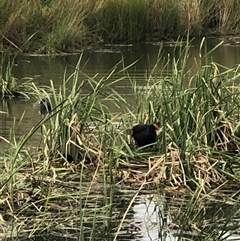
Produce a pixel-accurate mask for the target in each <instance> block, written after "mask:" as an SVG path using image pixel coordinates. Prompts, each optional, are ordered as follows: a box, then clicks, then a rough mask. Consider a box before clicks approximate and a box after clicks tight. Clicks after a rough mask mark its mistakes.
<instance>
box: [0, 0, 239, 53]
mask: <svg viewBox="0 0 240 241" xmlns="http://www.w3.org/2000/svg"><path fill="white" fill-rule="evenodd" d="M69 6H71V7H69ZM239 8H240V4H239V2H238V1H237V0H201V1H197V0H195V1H175V0H161V1H159V0H151V1H149V0H134V1H123V0H118V1H113V0H105V1H93V0H88V1H83V0H79V1H75V0H70V1H69V2H66V1H63V0H59V1H57V2H53V1H42V0H37V1H35V2H34V3H33V4H31V5H29V2H28V0H24V1H21V3H20V2H14V3H13V4H9V2H8V0H3V1H1V3H0V15H1V16H2V18H1V20H0V28H1V29H2V31H1V35H0V40H1V46H2V48H3V49H9V48H10V49H11V50H12V51H15V52H16V50H17V51H21V52H36V53H45V54H52V53H56V52H57V53H62V52H75V51H79V49H82V48H83V47H85V46H89V44H92V45H96V44H102V43H113V42H114V43H122V42H135V41H159V40H166V39H167V40H169V39H170V40H172V39H177V38H178V37H179V36H181V37H186V38H187V35H188V34H189V35H190V36H191V37H198V36H201V37H202V36H206V35H216V34H217V35H234V36H235V35H238V34H239V24H238V22H239V16H238V13H239ZM66 10H67V11H66ZM186 13H187V14H186ZM231 41H232V42H234V41H235V40H234V37H231ZM236 41H237V40H236Z"/></svg>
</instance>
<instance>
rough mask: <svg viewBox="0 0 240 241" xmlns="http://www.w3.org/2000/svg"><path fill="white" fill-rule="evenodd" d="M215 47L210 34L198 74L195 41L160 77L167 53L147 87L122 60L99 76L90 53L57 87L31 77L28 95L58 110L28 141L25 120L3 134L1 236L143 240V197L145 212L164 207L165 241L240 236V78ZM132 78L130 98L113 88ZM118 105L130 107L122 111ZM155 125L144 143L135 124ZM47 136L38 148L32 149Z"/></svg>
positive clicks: (158, 217)
mask: <svg viewBox="0 0 240 241" xmlns="http://www.w3.org/2000/svg"><path fill="white" fill-rule="evenodd" d="M217 47H218V46H216V47H215V48H214V49H211V50H209V51H206V49H205V43H204V39H203V41H202V42H201V44H200V46H199V56H200V60H199V61H196V62H195V65H196V66H195V68H194V72H193V69H188V67H187V62H188V59H189V49H190V43H188V42H187V43H185V42H184V43H182V44H181V48H176V50H175V51H179V52H178V54H176V55H175V54H174V55H173V56H169V59H167V60H166V61H165V62H166V64H165V65H164V67H163V68H162V69H161V71H160V72H159V69H158V66H159V65H158V64H159V62H161V61H162V55H161V49H160V51H159V57H158V61H157V62H156V65H155V66H154V68H153V69H152V71H151V73H150V74H149V75H148V77H147V78H146V80H145V85H143V86H141V87H140V88H139V86H138V84H137V81H136V80H135V79H131V78H130V76H129V75H128V69H129V68H130V67H131V65H128V66H125V64H124V60H122V61H121V62H119V63H118V64H117V66H114V67H113V68H112V69H110V70H109V72H108V73H107V74H106V75H105V76H102V77H101V78H100V79H99V78H97V76H94V77H90V76H88V75H86V74H85V73H84V72H83V71H82V70H81V67H80V63H81V57H80V59H79V62H78V63H77V65H76V67H75V70H74V71H73V72H72V74H71V75H69V76H67V75H65V76H64V77H63V82H62V85H60V86H59V87H56V86H55V85H54V82H52V81H51V84H50V86H40V85H37V84H34V83H30V82H28V83H27V89H28V90H30V91H29V93H31V94H30V95H28V96H29V97H31V98H35V99H36V100H37V101H40V104H41V101H42V99H43V98H44V100H45V102H49V104H50V105H49V106H51V108H49V109H48V111H45V112H44V113H43V112H42V115H41V118H40V120H39V122H38V123H37V124H36V125H34V126H33V127H32V129H31V130H29V131H28V133H27V134H26V135H23V136H22V137H21V138H18V139H17V138H16V136H15V127H16V126H17V123H16V125H14V126H13V127H12V130H11V131H10V136H9V138H3V137H1V143H3V142H4V144H5V145H7V148H6V150H5V151H3V152H2V153H1V164H0V165H1V168H0V169H1V173H0V191H1V192H0V195H1V203H0V210H1V216H0V218H1V219H0V222H1V229H2V232H0V233H1V239H2V240H4V239H5V240H8V238H17V237H18V238H21V237H22V238H26V237H28V238H31V237H37V236H44V235H46V236H47V235H53V236H55V237H59V236H65V237H66V238H68V240H103V239H104V240H123V239H128V240H131V239H135V238H141V237H143V236H144V235H145V234H144V232H145V231H146V230H144V229H143V227H142V226H141V225H142V222H141V221H139V220H141V219H138V220H137V221H136V222H132V220H133V217H134V215H135V212H134V207H136V205H137V204H139V203H141V201H140V200H141V198H142V195H143V194H144V195H148V196H147V197H148V198H147V200H148V201H147V202H146V203H148V205H147V207H146V209H148V208H149V207H154V209H153V210H154V211H152V213H151V214H150V213H147V215H149V217H150V216H151V215H153V213H154V215H155V220H154V221H152V219H150V218H149V220H151V223H150V226H151V228H155V232H156V233H157V237H158V238H159V237H161V240H167V237H168V235H169V232H171V233H172V235H173V236H174V237H175V240H185V239H186V240H187V239H188V240H189V239H190V240H224V239H226V238H227V237H228V236H230V235H232V233H238V231H239V228H240V227H239V224H238V222H237V221H236V220H238V217H239V210H240V209H239V200H238V199H239V188H238V186H239V170H240V168H239V163H240V162H239V95H240V89H239V86H238V84H236V83H239V77H240V73H239V68H238V67H236V68H234V69H228V68H226V67H224V66H220V65H219V64H217V63H216V62H212V61H211V60H210V58H209V57H210V53H211V52H212V51H214V50H215V49H216V48H217ZM174 56H180V57H179V58H175V57H174ZM134 64H135V63H132V65H134ZM117 67H118V68H117ZM157 70H158V71H157ZM155 71H157V73H158V74H157V75H156V74H155ZM119 73H121V77H120V78H114V76H115V75H116V76H119ZM80 76H81V77H84V81H81V82H79V77H80ZM81 79H82V78H81ZM123 79H128V80H129V83H131V86H132V93H133V101H132V103H128V102H127V101H126V100H125V99H124V98H123V96H121V94H119V93H118V92H116V90H115V89H114V88H113V86H114V84H115V83H116V82H120V81H122V80H123ZM68 83H71V89H68V88H67V85H68ZM86 87H87V88H86ZM86 89H87V91H86ZM26 95H27V94H26ZM3 97H5V98H6V95H3ZM109 102H111V104H113V105H115V106H116V109H118V107H119V106H120V105H121V106H123V108H121V111H115V112H112V111H110V109H109V106H108V103H109ZM0 114H1V115H4V114H5V113H0ZM156 121H157V122H159V126H160V129H159V130H158V133H157V134H158V136H157V142H156V144H155V145H154V146H152V147H149V148H146V147H142V146H140V147H138V146H136V145H135V143H134V142H133V140H132V138H131V128H132V127H133V125H134V124H135V123H153V122H156ZM39 130H40V132H41V140H39V145H38V146H29V145H26V143H27V142H29V140H31V137H32V136H33V135H34V134H35V133H36V132H37V131H39ZM70 156H71V160H70V159H69V157H70ZM226 190H231V192H227V191H226ZM161 193H165V195H166V197H165V199H166V200H164V202H163V201H162V200H161V199H162V198H163V197H162V195H161ZM180 194H181V197H180V198H179V197H178V195H180ZM183 195H184V196H185V197H186V200H185V202H183V198H182V196H183ZM169 197H170V198H169ZM176 200H177V201H176ZM156 210H157V211H156ZM144 215H145V214H143V216H144ZM149 222H150V221H149ZM148 228H149V227H148Z"/></svg>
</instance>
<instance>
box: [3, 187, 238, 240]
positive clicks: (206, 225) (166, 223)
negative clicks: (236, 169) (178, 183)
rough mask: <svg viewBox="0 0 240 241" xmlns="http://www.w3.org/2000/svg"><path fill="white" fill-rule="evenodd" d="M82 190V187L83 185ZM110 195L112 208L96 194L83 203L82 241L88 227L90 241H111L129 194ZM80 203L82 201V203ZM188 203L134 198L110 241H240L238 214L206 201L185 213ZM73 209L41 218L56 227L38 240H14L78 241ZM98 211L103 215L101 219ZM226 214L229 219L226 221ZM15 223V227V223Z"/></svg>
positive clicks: (157, 197) (158, 197) (230, 207)
mask: <svg viewBox="0 0 240 241" xmlns="http://www.w3.org/2000/svg"><path fill="white" fill-rule="evenodd" d="M86 185H87V186H88V184H86ZM87 186H86V187H87ZM116 194H117V195H116V196H115V198H114V202H113V203H112V204H111V205H108V206H106V203H105V201H106V199H104V197H103V196H101V195H102V194H101V191H100V190H96V193H95V195H93V193H92V194H90V196H91V198H90V199H89V197H88V199H89V200H88V203H87V206H86V208H87V209H88V210H89V211H90V212H89V211H88V212H84V220H85V221H84V223H83V227H84V230H85V231H86V234H84V240H90V236H91V231H92V229H93V225H94V226H95V227H94V228H95V229H94V230H95V232H96V233H95V236H94V239H91V240H99V241H102V240H106V241H107V240H108V241H112V240H113V239H114V237H115V234H116V230H117V228H118V225H120V222H121V219H122V217H123V213H124V212H125V211H126V210H127V208H128V205H129V204H130V202H131V198H132V197H133V195H134V192H133V190H127V189H126V190H124V192H121V191H119V192H117V193H116ZM85 198H86V197H82V199H83V200H85ZM216 199H219V200H220V199H222V198H220V197H219V198H216ZM91 200H92V201H91ZM69 201H73V200H69ZM96 201H97V202H96ZM96 203H98V205H96ZM190 203H191V197H188V196H184V195H183V194H179V195H178V194H176V193H175V195H174V196H172V195H169V194H161V195H159V194H154V195H139V196H138V197H137V198H136V199H135V201H134V203H133V205H132V206H131V207H130V209H129V211H128V213H127V216H126V219H125V220H124V222H123V225H122V227H121V230H120V233H119V234H118V235H117V239H116V240H118V241H130V240H134V241H149V240H151V241H160V240H164V241H189V240H192V241H196V240H199V241H203V240H240V235H239V234H238V231H237V230H239V228H240V225H239V215H238V214H237V213H238V212H239V211H238V209H239V208H237V206H236V205H235V204H234V205H233V204H232V203H231V204H230V203H229V204H227V203H226V201H223V202H220V201H212V200H209V199H206V200H203V201H200V200H199V201H198V202H197V203H196V205H195V206H194V209H193V210H192V211H191V212H189V210H188V208H189V206H188V205H191V204H190ZM84 206H85V205H84ZM53 207H54V206H53ZM108 208H109V209H111V210H112V212H111V220H110V221H109V222H106V220H107V219H108V217H106V216H105V215H106V213H108V211H107V210H108ZM78 209H79V207H75V206H72V210H71V211H70V210H67V212H66V211H64V210H66V209H65V208H64V207H62V210H59V212H57V213H56V212H54V211H53V213H52V215H53V216H49V218H47V216H48V215H50V214H49V212H48V213H46V217H45V218H46V220H45V222H46V225H47V222H48V221H49V222H50V223H51V222H53V223H54V220H55V219H56V220H58V225H57V226H56V227H51V228H52V229H53V231H51V232H50V233H49V232H48V231H44V232H42V233H41V235H40V236H39V235H36V236H35V237H32V238H31V239H26V238H21V239H18V240H20V241H27V240H32V241H47V240H60V241H74V240H79V238H80V237H79V235H80V233H81V231H80V230H81V229H80V226H79V220H80V215H82V212H78ZM94 209H95V210H96V213H97V216H96V217H94V215H96V213H94V211H93V210H94ZM91 210H92V212H91ZM104 210H105V211H107V212H106V213H105V211H104ZM99 211H100V212H99ZM233 211H234V212H235V213H236V214H235V215H234V213H232V212H233ZM65 212H66V213H65ZM231 213H232V216H231V217H232V218H231V219H229V217H230V216H229V215H230V214H231ZM22 215H24V213H22ZM61 215H62V216H65V217H66V223H64V220H61V218H60V217H61ZM75 215H76V216H75ZM183 215H185V217H184V220H183V219H182V216H183ZM33 217H34V216H33V215H32V218H33ZM91 220H95V222H96V223H95V224H93V223H91ZM19 221H21V218H20V220H19ZM61 222H62V225H61ZM22 228H23V227H22ZM28 228H30V226H28ZM0 237H1V236H0Z"/></svg>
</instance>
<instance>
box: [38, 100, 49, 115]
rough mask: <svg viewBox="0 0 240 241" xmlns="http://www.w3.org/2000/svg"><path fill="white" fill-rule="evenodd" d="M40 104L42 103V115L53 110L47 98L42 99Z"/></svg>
mask: <svg viewBox="0 0 240 241" xmlns="http://www.w3.org/2000/svg"><path fill="white" fill-rule="evenodd" d="M39 104H40V113H41V115H44V114H47V113H48V112H49V111H51V110H52V107H51V104H50V102H49V101H48V100H46V99H41V100H40V102H39Z"/></svg>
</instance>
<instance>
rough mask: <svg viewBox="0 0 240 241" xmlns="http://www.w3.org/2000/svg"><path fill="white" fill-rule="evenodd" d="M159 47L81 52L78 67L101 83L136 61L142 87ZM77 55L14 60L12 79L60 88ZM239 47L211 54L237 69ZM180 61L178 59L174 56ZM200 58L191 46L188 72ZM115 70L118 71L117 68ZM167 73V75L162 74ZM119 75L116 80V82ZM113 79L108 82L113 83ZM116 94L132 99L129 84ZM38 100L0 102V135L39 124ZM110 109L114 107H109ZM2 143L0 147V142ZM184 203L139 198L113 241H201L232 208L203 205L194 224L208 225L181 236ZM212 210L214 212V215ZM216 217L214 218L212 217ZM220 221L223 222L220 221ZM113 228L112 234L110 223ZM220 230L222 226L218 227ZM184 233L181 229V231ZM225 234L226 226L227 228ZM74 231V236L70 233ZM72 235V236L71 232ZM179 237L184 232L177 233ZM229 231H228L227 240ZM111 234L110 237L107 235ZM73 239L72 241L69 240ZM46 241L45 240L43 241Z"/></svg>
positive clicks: (134, 72)
mask: <svg viewBox="0 0 240 241" xmlns="http://www.w3.org/2000/svg"><path fill="white" fill-rule="evenodd" d="M217 42H218V41H217V40H208V46H209V49H210V48H211V47H213V46H214V44H215V43H217ZM158 53H159V45H158V44H136V45H132V46H108V47H106V49H105V50H104V51H85V52H84V53H83V55H82V60H81V66H82V70H83V72H84V73H86V74H87V75H89V76H92V77H93V76H97V77H96V78H101V77H102V76H104V75H107V74H108V73H109V70H110V69H111V68H113V67H114V66H115V65H116V64H117V63H119V62H120V61H121V60H122V59H124V63H125V66H127V65H129V64H131V63H132V62H134V61H136V60H138V62H137V63H136V64H135V65H134V66H132V67H131V68H129V70H128V72H129V75H130V76H131V78H133V79H136V80H137V83H138V85H140V86H141V85H142V84H143V83H144V81H145V80H146V76H148V75H149V74H150V72H151V70H152V69H153V67H154V66H155V64H156V60H157V58H158ZM172 53H173V47H171V46H168V45H166V46H165V47H164V48H163V50H162V54H163V57H164V58H163V61H162V62H160V63H158V66H157V68H156V71H155V73H156V74H157V72H158V71H159V72H161V68H162V66H163V65H164V59H167V57H168V54H170V55H172ZM79 56H80V55H73V56H56V57H44V56H18V57H17V58H16V60H15V63H16V66H15V67H14V76H15V77H17V78H18V79H20V80H21V79H22V78H24V77H34V82H36V83H41V84H47V85H48V84H49V80H53V82H54V84H55V85H56V86H58V85H60V84H61V83H62V79H63V76H64V73H65V71H66V75H67V76H68V75H69V74H70V73H72V72H73V71H74V68H75V66H76V63H77V61H78V60H79ZM239 56H240V46H238V45H235V46H233V45H222V46H221V47H219V48H218V49H217V50H216V51H214V52H213V53H212V58H213V60H214V61H216V62H219V63H220V64H222V65H224V66H227V67H229V68H232V67H236V65H238V64H239V63H240V57H239ZM176 57H178V56H176ZM198 57H199V45H198V44H194V43H193V44H192V47H191V60H190V61H189V63H188V65H189V67H190V66H191V64H192V63H193V62H194V58H198ZM121 67H122V65H121V66H119V68H121ZM166 74H167V73H166ZM119 77H120V76H115V78H119ZM112 80H114V79H110V81H112ZM115 89H116V90H117V91H118V92H119V93H121V94H122V95H123V96H125V98H126V99H129V101H130V100H131V91H130V90H131V89H130V87H129V80H128V79H123V80H122V81H120V82H118V83H117V84H116V85H115ZM36 101H37V100H26V99H10V100H8V99H3V100H0V110H1V111H4V112H6V113H5V114H0V135H1V136H4V137H8V135H9V130H10V129H11V128H12V126H13V123H14V121H15V128H16V133H17V137H20V136H22V135H23V134H26V133H27V132H28V131H29V130H30V129H31V128H32V127H33V126H34V125H35V124H36V123H37V122H38V121H39V120H40V119H41V116H40V115H39V114H38V105H36V104H35V103H36ZM113 108H114V107H113ZM40 138H41V132H40V131H39V132H38V133H36V135H35V136H34V140H31V143H30V144H31V145H33V144H36V145H37V143H39V141H40ZM0 144H1V142H0ZM133 195H134V193H131V192H130V194H126V192H125V193H124V194H119V195H118V196H117V199H116V202H115V205H116V206H117V207H118V208H117V212H119V213H121V212H123V210H124V209H125V208H126V207H127V205H128V203H129V200H130V199H131V198H132V196H133ZM187 203H188V199H184V201H183V197H182V196H170V195H159V194H157V195H156V194H154V195H150V194H149V195H142V196H139V197H138V198H137V199H136V200H135V202H134V203H133V205H132V207H131V209H130V212H129V214H128V216H127V219H126V221H125V223H124V225H123V227H124V228H123V229H122V230H121V232H120V234H119V238H118V239H117V240H121V241H122V240H139V241H147V240H167V241H168V240H169V241H170V240H174V241H176V240H201V238H196V239H195V238H194V235H196V236H199V235H200V237H201V235H207V234H208V233H211V232H214V230H215V231H216V232H221V224H222V223H224V221H225V219H226V216H227V215H226V214H227V213H228V212H229V209H231V207H232V206H231V205H226V203H224V202H223V203H222V205H220V206H218V205H216V203H215V202H214V201H213V202H212V203H211V202H210V203H208V208H207V209H205V208H206V207H205V206H204V205H203V207H202V211H201V209H199V210H196V211H197V212H198V213H199V216H196V219H195V220H194V222H201V220H208V222H206V223H202V230H198V232H197V231H196V229H194V228H193V227H191V225H193V226H199V225H196V224H195V223H192V224H191V225H190V224H189V226H187V225H186V229H184V231H180V228H178V226H177V225H175V223H177V222H176V220H175V218H176V217H179V212H183V210H186V208H187V206H186V205H187ZM215 209H216V210H215ZM216 213H217V214H219V216H218V215H216ZM238 220H239V218H238V217H236V219H235V220H232V221H229V223H228V225H229V226H232V224H233V223H234V222H238ZM221 221H223V222H221ZM112 225H113V226H112V229H113V230H116V227H115V226H114V224H112ZM222 229H224V227H223V228H222ZM181 230H183V227H181ZM225 230H226V227H225ZM71 232H72V231H71ZM71 232H70V233H71ZM181 232H182V233H181ZM228 232H230V231H226V235H227V234H228ZM78 233H79V229H78V227H77V226H74V232H73V234H71V235H68V236H67V237H68V239H66V238H65V237H64V235H60V236H58V235H57V233H53V235H52V236H50V237H49V236H48V235H47V232H46V235H47V236H46V237H45V234H41V235H40V236H39V237H37V238H35V240H36V241H40V240H68V241H69V240H78V236H77V235H78ZM179 233H180V234H181V235H182V237H183V238H181V239H178V234H179ZM109 235H110V234H109ZM70 236H71V238H70ZM44 237H45V238H44ZM232 237H233V238H235V239H232V240H240V236H236V234H235V236H232ZM96 240H111V235H110V237H109V238H106V237H104V235H103V236H102V237H101V236H100V237H99V239H96Z"/></svg>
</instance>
